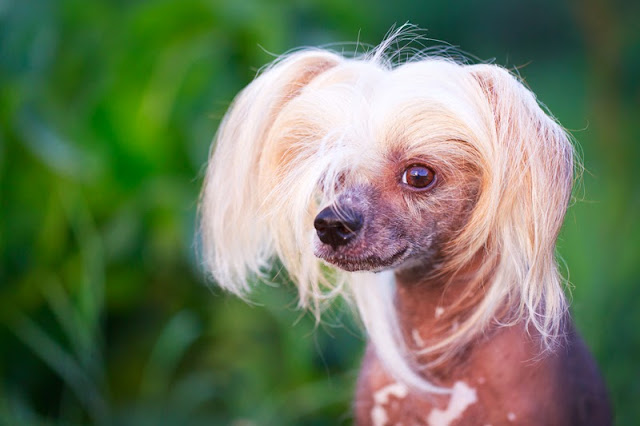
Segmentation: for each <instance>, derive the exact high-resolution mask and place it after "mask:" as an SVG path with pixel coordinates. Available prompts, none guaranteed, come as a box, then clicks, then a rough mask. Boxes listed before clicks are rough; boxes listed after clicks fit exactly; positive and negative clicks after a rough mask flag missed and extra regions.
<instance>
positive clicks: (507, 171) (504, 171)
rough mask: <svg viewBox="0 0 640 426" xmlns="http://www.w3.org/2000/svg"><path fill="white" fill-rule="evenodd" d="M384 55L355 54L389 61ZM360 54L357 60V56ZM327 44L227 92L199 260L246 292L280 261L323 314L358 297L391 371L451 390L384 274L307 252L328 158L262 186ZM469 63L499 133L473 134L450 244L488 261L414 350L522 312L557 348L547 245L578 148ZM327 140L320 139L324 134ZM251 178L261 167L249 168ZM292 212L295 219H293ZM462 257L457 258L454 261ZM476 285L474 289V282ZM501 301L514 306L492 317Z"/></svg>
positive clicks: (449, 344) (491, 69) (558, 285)
mask: <svg viewBox="0 0 640 426" xmlns="http://www.w3.org/2000/svg"><path fill="white" fill-rule="evenodd" d="M380 58H381V55H380V54H379V52H377V51H376V52H374V54H373V55H369V56H368V57H367V56H366V55H365V56H364V57H363V58H362V59H360V61H366V62H370V63H371V64H372V66H377V67H381V68H387V69H388V68H389V67H390V64H389V63H387V62H386V61H385V60H382V59H380ZM356 60H358V59H356ZM344 61H346V60H344V59H343V58H341V57H339V56H337V55H334V54H332V53H329V52H325V51H315V50H314V51H303V52H298V53H294V54H292V55H290V56H288V57H286V58H285V59H284V60H282V61H280V62H278V63H276V64H275V65H274V66H272V67H271V68H269V69H267V70H266V71H265V72H263V73H262V75H261V76H260V77H258V78H257V79H256V80H255V81H254V82H253V83H251V84H250V85H249V86H248V87H247V88H246V89H245V90H244V91H243V92H242V93H241V94H240V95H239V96H238V98H237V99H236V100H235V101H234V103H233V106H232V107H231V109H230V111H229V113H228V114H227V115H226V116H225V118H224V120H223V122H222V124H221V126H220V129H219V132H218V135H217V137H216V143H215V152H214V154H213V155H212V156H211V160H210V163H209V166H208V169H207V175H206V183H205V187H204V190H203V193H202V199H201V204H200V220H201V228H200V233H201V237H202V239H203V244H202V247H203V253H202V254H203V259H204V262H205V266H206V268H207V269H208V270H209V271H211V274H212V276H213V277H214V279H215V280H216V282H217V283H218V284H219V285H220V286H221V287H223V288H225V289H226V290H229V291H231V292H233V293H236V294H238V295H240V296H245V295H246V294H247V292H248V291H249V290H250V283H253V282H256V281H257V280H259V279H261V278H262V279H264V278H265V277H264V273H265V271H267V270H269V265H270V264H271V261H272V260H273V259H274V258H279V259H280V260H281V261H282V262H283V265H284V267H285V268H286V270H287V272H288V274H289V276H290V278H291V279H292V281H294V282H295V283H296V284H297V285H298V288H299V292H300V305H301V306H302V307H311V308H312V309H313V310H314V312H315V313H316V316H317V318H319V313H320V311H321V309H322V307H323V305H324V304H326V303H328V301H330V300H331V299H332V298H333V297H335V296H336V295H341V296H345V297H347V298H348V299H351V298H352V299H353V302H354V303H355V305H356V307H357V309H358V311H359V314H360V317H361V319H362V321H363V323H364V326H365V327H366V329H367V332H368V334H369V336H370V338H371V340H372V342H373V344H374V346H375V347H376V350H377V353H378V356H379V357H380V359H381V360H382V362H383V363H384V364H385V366H386V368H387V370H388V372H389V373H390V374H392V375H393V376H394V377H395V378H396V379H398V380H400V381H402V382H404V383H406V384H408V385H410V386H412V387H414V388H416V389H420V390H423V391H426V392H431V393H446V392H448V390H447V389H444V388H441V387H438V386H435V385H433V384H432V383H430V382H429V381H428V380H425V379H424V378H423V377H422V376H421V375H420V373H418V371H419V370H420V366H417V365H414V364H413V363H412V361H411V360H412V359H414V357H413V355H412V354H411V353H410V352H411V351H410V350H409V349H408V345H407V344H406V342H404V339H403V337H402V336H403V334H402V332H401V331H400V327H399V325H398V321H397V316H396V313H395V309H394V304H393V300H394V295H393V292H394V284H393V275H392V273H391V272H385V273H380V274H371V273H352V274H348V273H345V272H342V271H335V270H333V269H331V268H327V267H326V266H323V265H322V264H321V263H320V262H319V261H318V260H317V259H315V257H314V256H313V252H312V245H311V237H312V229H313V228H312V221H313V216H314V214H315V213H313V209H314V208H315V207H316V206H317V205H318V204H319V203H318V201H317V200H314V199H313V198H312V197H313V196H312V194H313V193H314V189H312V188H309V187H308V186H304V185H305V184H307V185H311V184H314V185H315V184H317V183H318V182H322V181H323V179H326V180H327V183H328V186H331V185H332V184H333V181H335V180H337V179H338V177H337V176H330V177H327V174H329V175H331V171H332V170H339V169H340V167H338V166H335V165H332V164H331V162H332V161H334V159H333V158H328V159H326V164H321V163H319V161H321V159H322V157H321V156H315V157H313V158H311V159H309V162H308V163H303V164H299V166H300V167H299V168H298V169H297V170H296V171H294V172H292V174H291V175H287V176H286V177H285V176H271V177H272V178H273V177H275V178H278V179H279V181H274V182H271V181H269V182H267V183H266V185H265V184H263V183H262V184H261V183H259V182H256V179H257V180H260V179H261V178H263V177H264V176H262V175H261V173H262V171H263V170H264V167H263V164H262V163H264V158H262V157H263V149H264V146H265V144H268V143H270V142H269V140H268V139H269V133H270V130H271V126H273V124H274V121H275V120H276V116H277V114H278V112H279V111H280V110H281V109H282V108H284V107H285V105H286V104H287V103H288V102H289V101H290V100H291V99H293V98H294V97H295V96H296V95H297V93H299V92H300V91H301V90H304V87H305V86H306V85H307V84H309V82H311V81H312V80H313V79H314V78H315V77H316V76H318V75H320V74H322V73H323V72H325V71H326V70H328V69H331V68H332V67H335V66H337V65H339V64H340V63H341V62H344ZM469 70H470V72H471V74H472V76H473V78H475V79H476V80H477V81H478V83H479V84H480V86H481V88H482V90H483V91H484V93H485V95H486V98H487V100H488V101H487V103H486V104H487V109H489V110H490V112H489V113H488V114H489V115H490V116H491V117H492V119H493V120H494V122H493V123H491V127H492V128H495V132H494V133H493V134H492V135H491V136H490V138H489V139H490V140H487V141H480V142H479V143H484V144H485V146H484V147H481V148H482V149H481V151H482V153H483V155H484V158H485V161H486V164H485V165H484V166H485V167H483V168H482V169H483V170H486V171H488V173H487V175H486V176H485V178H484V181H483V184H482V188H481V196H480V198H479V200H478V204H477V205H476V208H475V209H474V211H473V213H472V217H471V218H470V220H469V225H468V226H467V229H466V230H465V231H463V232H462V233H461V235H460V236H459V237H458V238H457V239H456V241H455V242H454V244H453V245H454V246H456V247H457V251H458V252H459V255H458V257H457V258H455V259H454V261H453V262H452V265H453V268H456V267H461V266H463V265H462V264H458V265H457V266H456V264H455V262H456V260H457V261H458V262H462V263H464V262H466V261H469V260H470V255H471V254H472V253H478V252H482V253H484V255H485V261H486V263H487V264H488V265H490V266H488V267H486V268H483V272H482V273H480V274H478V276H477V277H476V282H475V283H473V285H476V286H477V288H478V289H480V288H482V289H483V290H482V291H484V295H483V297H482V298H481V299H480V302H479V303H478V305H477V306H476V307H475V308H474V310H473V312H471V313H470V314H469V316H468V317H467V318H466V320H465V321H463V322H462V323H460V325H459V327H458V329H457V330H456V331H454V332H452V333H451V334H450V335H448V336H445V338H444V339H443V340H441V341H440V342H439V343H437V344H435V345H433V346H431V347H428V348H423V349H422V350H421V351H419V354H429V355H434V354H435V355H437V358H436V361H434V363H439V362H444V361H446V360H447V359H448V358H449V357H450V356H452V355H453V354H455V353H456V352H457V351H459V350H460V349H461V348H462V347H464V345H466V344H467V343H468V342H470V341H471V340H472V339H473V338H475V337H477V336H478V335H479V334H481V333H483V332H484V331H486V329H487V328H488V327H489V326H490V325H491V324H492V323H495V322H496V321H501V322H502V324H504V325H509V324H514V323H516V322H518V321H522V320H524V321H525V322H526V323H527V324H528V325H531V326H532V328H533V329H534V330H536V332H537V334H539V336H540V337H541V341H542V342H543V346H544V347H545V348H548V349H550V348H553V346H554V344H555V342H557V340H558V337H559V336H561V334H562V330H563V325H562V321H563V318H564V317H565V312H566V309H567V306H566V302H565V297H564V293H563V282H562V278H561V277H560V274H559V273H558V272H557V267H556V262H555V257H554V249H555V240H556V238H557V234H558V232H559V229H560V226H561V224H562V220H563V217H564V211H565V208H566V205H567V203H568V200H569V197H570V194H571V181H572V177H571V176H572V167H573V166H572V159H573V148H572V146H571V144H570V142H569V139H568V137H567V135H566V133H565V132H564V130H563V129H562V128H561V127H560V126H559V125H558V124H557V123H556V122H555V121H554V120H553V119H551V118H549V117H548V116H547V115H545V114H544V112H543V111H542V110H541V109H540V107H539V106H538V104H537V102H536V100H535V98H534V97H533V95H532V94H531V93H530V92H529V91H528V90H527V89H526V88H525V87H524V86H523V85H522V84H521V83H520V82H518V81H517V79H516V78H514V77H513V76H512V75H510V74H509V73H508V72H507V71H505V70H503V69H501V68H499V67H496V66H491V65H478V66H471V67H469ZM320 143H322V142H320ZM257 172H259V173H258V175H257V176H256V173H257ZM289 212H293V213H291V214H292V216H289ZM460 259H464V260H460ZM478 291H480V290H478ZM505 305H509V306H512V307H513V306H514V308H513V309H511V310H510V311H509V312H508V315H507V316H503V317H499V318H497V314H498V313H501V312H503V311H504V309H505Z"/></svg>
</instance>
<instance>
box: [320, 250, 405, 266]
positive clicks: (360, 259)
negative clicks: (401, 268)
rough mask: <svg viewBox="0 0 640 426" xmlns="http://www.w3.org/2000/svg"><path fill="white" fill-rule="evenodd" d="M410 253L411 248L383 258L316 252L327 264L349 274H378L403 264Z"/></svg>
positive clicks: (334, 252)
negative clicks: (362, 272) (360, 272)
mask: <svg viewBox="0 0 640 426" xmlns="http://www.w3.org/2000/svg"><path fill="white" fill-rule="evenodd" d="M408 251H409V248H408V247H405V248H403V249H401V250H398V251H397V252H395V253H394V254H392V255H390V256H385V257H382V256H378V255H373V254H371V255H364V256H353V255H351V256H350V255H347V254H343V253H340V252H336V251H332V252H329V253H327V252H326V251H324V250H318V251H316V256H318V257H319V258H321V259H323V260H324V261H326V262H327V263H330V264H332V265H334V266H337V267H338V268H340V269H343V270H345V271H348V272H355V271H371V272H377V271H382V270H384V269H388V268H391V267H393V266H397V265H399V264H400V263H402V261H404V260H405V259H406V257H407V255H408Z"/></svg>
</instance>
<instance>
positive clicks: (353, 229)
mask: <svg viewBox="0 0 640 426" xmlns="http://www.w3.org/2000/svg"><path fill="white" fill-rule="evenodd" d="M313 226H314V227H315V228H316V232H317V233H318V238H320V241H322V242H323V243H325V244H329V245H330V246H331V247H333V248H334V249H335V248H336V247H338V246H342V245H345V244H347V243H348V242H349V241H351V240H352V239H353V238H355V236H356V235H357V233H358V231H359V230H360V228H362V215H361V214H360V213H358V212H356V211H354V210H350V209H340V210H339V211H336V210H334V208H333V206H329V207H326V208H325V209H323V210H322V211H321V212H320V213H318V216H316V219H315V220H314V221H313Z"/></svg>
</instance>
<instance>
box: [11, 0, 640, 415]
mask: <svg viewBox="0 0 640 426" xmlns="http://www.w3.org/2000/svg"><path fill="white" fill-rule="evenodd" d="M407 21H410V22H412V23H414V24H416V25H419V26H420V27H422V28H425V29H426V30H427V32H426V33H425V34H426V36H427V37H430V38H433V39H436V40H444V41H446V42H448V43H451V44H453V45H455V46H459V47H460V48H461V49H462V50H463V51H466V52H469V53H471V54H473V55H475V56H476V57H478V58H480V59H482V60H490V59H492V58H495V62H496V63H498V64H501V65H505V66H507V67H510V68H516V67H517V68H518V69H519V72H520V74H521V75H522V77H523V78H525V80H526V82H527V84H528V85H529V86H530V87H531V88H532V90H533V91H534V92H535V93H536V94H537V95H538V97H539V99H540V100H541V101H542V102H544V103H545V104H546V105H547V106H548V107H549V109H550V110H551V111H552V112H553V113H554V114H555V115H556V116H557V118H558V119H559V120H560V122H561V123H562V124H563V125H564V126H565V127H567V128H568V129H570V130H571V131H572V133H573V135H574V136H575V138H576V139H577V140H578V141H579V144H580V146H581V149H580V151H581V153H582V156H583V159H584V164H585V166H586V172H585V173H584V175H583V179H582V182H581V184H580V185H579V186H578V190H577V192H576V195H577V200H576V202H575V203H574V204H573V206H572V207H571V209H570V211H569V214H568V215H567V220H566V223H565V227H564V229H563V232H562V235H561V238H560V241H559V245H558V246H559V252H560V254H561V255H562V257H563V259H564V261H565V262H566V266H567V268H568V270H569V271H570V276H569V277H570V280H571V282H572V283H573V285H574V287H573V289H572V311H573V313H574V317H575V319H576V322H577V324H578V327H579V329H580V330H581V332H582V333H583V335H584V337H585V339H586V341H587V343H588V345H589V346H590V347H591V348H592V350H593V353H594V354H595V357H596V358H597V360H598V362H599V364H600V366H601V368H602V371H603V373H604V375H605V377H606V380H607V383H608V386H609V389H610V391H611V396H612V399H613V402H614V405H615V411H616V415H617V424H621V425H632V424H637V421H638V419H640V404H638V399H639V398H640V330H639V329H640V309H639V308H640V255H639V254H640V225H639V223H638V219H639V218H640V214H639V213H640V185H639V184H638V171H637V168H636V164H638V160H640V144H639V143H638V142H639V141H640V125H639V122H640V107H639V106H640V78H638V77H639V76H640V25H639V22H640V2H632V1H629V2H627V3H625V2H621V1H617V2H616V1H607V0H586V1H574V2H564V1H554V0H526V1H512V0H504V1H485V2H477V1H471V0H460V1H456V2H437V1H421V2H412V1H409V0H398V1H395V2H392V1H385V0H376V1H372V0H369V1H364V0H359V1H355V2H347V1H344V0H328V1H325V2H321V1H319V0H297V1H292V2H285V1H257V0H235V1H234V0H211V1H205V0H183V1H143V0H133V1H125V0H114V1H87V0H60V1H55V0H51V1H36V0H34V1H29V0H13V1H12V0H0V259H1V264H0V265H1V266H0V424H10V425H16V424H24V425H76V424H105V425H112V424H113V425H178V424H180V425H183V424H185V425H186V424H188V425H200V424H202V425H205V424H206V425H212V424H213V425H218V424H220V425H227V424H230V425H236V426H244V425H290V424H305V425H335V424H345V425H347V424H350V423H351V422H352V414H351V409H350V403H351V402H350V401H351V395H352V392H353V383H354V381H355V378H356V375H357V369H358V362H359V357H360V356H361V353H362V349H363V338H362V336H361V333H360V332H359V331H358V328H357V326H356V325H354V323H353V321H351V320H349V317H348V316H347V315H345V311H344V310H343V309H340V307H339V306H337V307H336V308H335V309H334V310H333V311H332V312H329V315H328V316H327V317H326V318H325V320H324V322H323V324H321V325H320V326H319V327H317V328H316V327H315V326H314V322H313V320H312V319H311V318H310V317H309V316H308V315H307V314H304V313H302V312H299V311H297V310H296V309H295V293H294V292H293V289H292V288H290V287H288V286H286V285H283V286H281V287H279V288H270V287H266V286H263V287H261V288H260V289H259V290H258V292H257V293H256V295H255V297H254V300H255V302H256V303H254V304H253V305H249V304H246V303H244V302H242V301H240V300H237V299H236V298H234V297H232V296H229V295H225V294H223V293H222V292H221V291H220V290H219V289H216V288H215V287H214V286H213V287H212V286H209V287H208V286H207V283H206V282H205V279H204V278H203V274H202V272H201V271H200V268H199V261H198V259H197V258H196V255H195V248H194V227H195V225H194V222H195V210H196V206H197V198H198V193H199V189H200V186H201V184H202V175H203V167H204V165H205V162H206V159H207V153H208V149H209V144H210V141H211V138H212V136H213V134H214V133H215V130H216V127H217V125H218V123H219V120H220V118H221V117H222V115H223V114H224V111H225V110H226V108H227V107H228V105H229V102H230V101H231V99H232V98H233V96H234V95H235V94H236V93H237V92H238V91H239V90H240V89H241V88H242V87H244V86H245V85H246V84H247V83H248V82H249V81H250V80H251V79H252V78H253V76H254V75H255V73H256V70H257V69H258V68H259V67H261V66H262V65H264V64H265V63H267V62H269V61H270V60H272V59H273V56H272V55H271V54H270V53H269V52H273V53H277V54H279V53H283V52H285V51H287V50H289V49H291V48H294V47H297V46H301V45H314V46H317V45H323V44H327V43H334V42H347V41H355V40H356V39H359V40H360V41H361V42H365V43H369V44H376V43H378V42H380V41H381V40H382V38H383V36H384V34H385V33H386V32H387V31H388V30H389V28H390V27H391V26H392V25H393V24H395V23H397V24H402V23H404V22H407ZM433 44H437V42H434V43H433ZM346 49H347V50H352V47H350V46H347V47H346Z"/></svg>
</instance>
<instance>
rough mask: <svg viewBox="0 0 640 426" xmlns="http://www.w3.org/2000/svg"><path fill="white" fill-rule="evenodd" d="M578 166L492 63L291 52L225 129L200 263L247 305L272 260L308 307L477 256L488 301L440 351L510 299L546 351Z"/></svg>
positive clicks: (211, 176) (559, 305) (521, 89)
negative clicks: (361, 283)
mask: <svg viewBox="0 0 640 426" xmlns="http://www.w3.org/2000/svg"><path fill="white" fill-rule="evenodd" d="M572 158H573V149H572V146H571V144H570V143H569V140H568V138H567V135H566V133H565V132H564V131H563V130H562V128H561V127H560V126H559V125H558V124H557V123H556V122H555V121H554V120H553V119H551V118H549V117H548V116H547V115H546V114H545V113H544V112H543V111H542V109H541V108H540V107H539V105H538V104H537V102H536V100H535V97H534V96H533V94H532V93H531V92H530V91H529V90H528V89H526V88H525V86H524V85H523V84H521V83H520V82H519V81H518V79H517V78H515V77H514V76H513V75H511V74H510V73H509V72H507V71H506V70H504V69H502V68H500V67H498V66H494V65H471V66H468V65H461V64H458V63H455V62H454V61H451V60H448V59H442V58H429V57H427V58H421V59H419V60H415V61H411V62H408V63H405V64H403V65H399V66H395V67H393V66H390V65H389V64H387V63H385V61H384V60H382V59H381V57H380V55H379V54H375V55H369V56H364V57H362V58H356V59H346V58H344V57H342V56H339V55H336V54H333V53H330V52H327V51H324V50H305V51H300V52H297V53H294V54H291V55H288V56H286V57H284V58H283V59H281V60H280V61H278V62H276V63H275V64H274V65H272V66H271V67H269V68H267V69H266V70H265V71H264V72H262V73H261V75H260V76H259V77H258V78H257V79H256V80H254V81H253V82H252V83H251V84H250V85H249V86H248V87H247V88H246V89H245V90H244V91H243V92H242V93H241V94H240V95H239V96H238V98H237V99H236V100H235V101H234V104H233V106H232V107H231V109H230V110H229V112H228V113H227V115H226V117H225V119H224V121H223V123H222V124H221V126H220V129H219V131H218V135H217V138H216V142H215V150H214V152H213V155H212V158H211V161H210V163H209V166H208V170H207V176H206V182H205V188H204V191H203V196H202V203H201V220H202V222H201V232H202V236H203V248H204V258H205V261H206V265H207V267H208V269H209V270H210V271H211V272H212V274H213V276H214V278H215V279H216V280H217V282H218V283H219V284H220V285H221V286H222V287H224V288H227V289H229V290H231V291H234V292H236V293H238V294H244V293H245V292H246V291H247V290H248V288H249V283H250V282H252V281H255V277H256V276H260V275H261V274H262V272H264V271H265V268H267V266H268V265H269V264H270V262H271V261H272V260H273V259H274V258H275V257H277V258H279V259H280V260H281V261H282V263H283V265H284V267H285V268H286V269H287V271H288V272H289V275H290V277H291V278H292V280H293V281H294V282H295V283H296V284H297V285H298V287H299V289H300V296H301V297H300V300H301V303H302V304H303V305H306V304H307V303H308V302H309V301H313V302H315V304H313V306H316V307H318V306H319V304H321V303H322V302H323V301H324V300H327V299H328V298H329V297H330V296H332V295H334V294H348V293H349V292H350V290H351V289H352V288H351V287H352V286H350V285H348V284H349V281H350V278H353V276H354V275H353V274H350V272H353V271H373V272H377V271H381V270H412V271H417V272H418V273H420V272H421V273H423V274H424V276H431V275H432V274H452V273H455V271H459V270H462V269H464V268H466V267H468V265H470V264H471V262H475V264H478V259H480V262H479V265H480V266H478V267H477V269H478V270H477V273H476V280H475V281H476V282H478V283H480V282H482V284H483V292H484V293H483V297H482V298H481V300H480V301H479V303H478V304H477V306H475V307H474V312H473V314H472V315H470V316H469V317H468V318H469V320H468V324H466V326H463V327H460V329H459V331H458V332H456V333H455V335H453V336H452V337H451V339H449V343H451V344H452V345H454V346H455V344H456V342H457V343H460V342H462V341H463V340H465V339H468V338H469V337H470V336H472V335H473V334H474V333H477V332H478V331H479V330H481V329H482V328H483V327H485V326H486V325H487V323H488V322H489V321H491V319H492V318H494V317H495V314H496V312H497V310H498V309H501V308H502V307H504V305H505V304H507V305H509V306H511V307H512V309H510V311H509V312H510V315H511V318H510V319H513V320H519V319H527V320H528V321H529V322H530V323H531V324H533V325H534V326H535V328H536V329H538V331H539V332H540V333H541V335H542V336H543V337H545V338H547V337H548V341H549V342H551V341H552V340H553V337H554V336H555V335H556V334H557V332H558V330H559V324H560V320H561V317H562V314H563V312H564V309H565V304H564V296H563V292H562V286H561V280H560V278H559V275H558V273H557V271H556V264H555V260H554V247H555V240H556V238H557V235H558V232H559V229H560V226H561V224H562V220H563V217H564V213H565V210H566V206H567V203H568V200H569V197H570V193H571V186H572V176H573V162H572ZM327 264H328V265H330V266H335V267H336V268H337V269H335V270H328V269H327V268H326V265H327ZM355 276H357V274H356V275H355ZM473 282H474V280H471V284H470V285H473ZM361 291H363V292H368V293H371V294H374V293H375V292H376V290H375V289H374V288H373V287H371V288H369V289H362V288H361ZM356 299H357V302H358V305H359V307H360V308H361V312H362V313H363V316H366V313H365V311H368V309H364V305H366V303H367V302H366V301H363V300H365V299H366V297H363V296H362V295H360V296H358V297H356ZM386 320H389V319H388V318H387V319H386ZM389 321H391V320H389ZM365 323H366V324H367V327H368V329H369V332H370V333H373V332H374V331H373V330H372V329H371V328H372V327H376V326H375V325H373V324H374V322H372V321H367V318H365ZM376 324H380V321H377V322H376ZM390 332H393V331H390Z"/></svg>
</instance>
